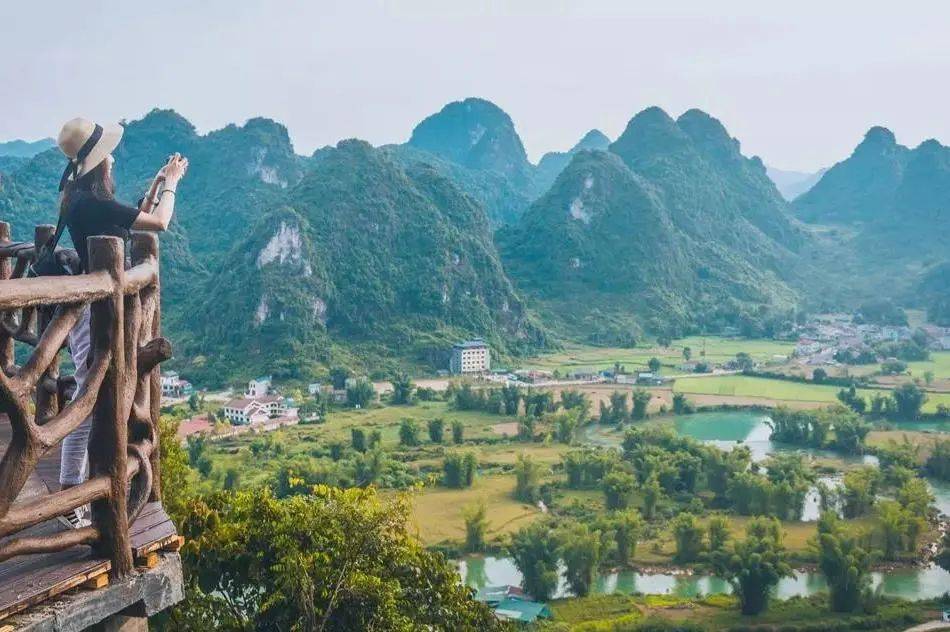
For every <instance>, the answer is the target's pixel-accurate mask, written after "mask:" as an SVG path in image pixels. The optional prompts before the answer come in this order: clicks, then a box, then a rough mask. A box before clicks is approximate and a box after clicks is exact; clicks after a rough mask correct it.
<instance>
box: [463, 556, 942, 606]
mask: <svg viewBox="0 0 950 632" xmlns="http://www.w3.org/2000/svg"><path fill="white" fill-rule="evenodd" d="M562 571H563V569H562ZM459 574H460V575H461V576H462V579H463V580H464V581H465V584H466V585H468V586H472V587H473V588H480V587H482V586H497V585H499V584H512V585H515V586H518V585H520V584H521V573H520V572H518V569H517V568H515V565H514V562H513V561H512V559H511V558H508V557H491V556H488V557H468V558H466V559H464V560H462V561H461V562H459ZM872 585H873V587H874V588H875V589H877V588H878V587H880V590H881V592H882V594H885V595H888V596H892V597H903V598H904V599H929V598H932V597H939V596H940V595H942V594H944V593H945V592H947V591H948V590H950V573H948V572H947V571H945V570H943V569H942V568H940V567H939V566H936V565H932V566H929V567H927V568H901V569H896V570H890V571H887V572H886V573H879V572H875V573H872ZM826 588H827V584H826V583H825V578H824V576H823V575H822V574H821V573H817V572H801V571H796V573H795V575H794V577H786V578H783V579H782V580H780V581H779V584H778V586H776V588H775V595H776V596H777V597H779V598H781V599H788V598H789V597H794V596H796V595H800V596H806V595H812V594H815V593H819V592H822V591H824V590H825V589H826ZM592 592H594V593H595V594H612V593H623V594H630V593H635V592H640V593H643V594H661V595H667V594H668V595H676V596H679V597H697V596H699V595H711V594H718V593H730V592H732V589H731V587H730V586H729V584H728V583H727V582H726V581H724V580H722V579H720V578H718V577H714V576H712V575H673V574H670V573H638V572H635V571H629V570H625V571H620V572H610V573H604V574H602V575H601V576H600V577H598V579H597V581H595V582H594V588H593V591H592ZM554 596H555V597H569V596H571V591H570V589H569V588H568V586H567V581H566V580H565V579H564V576H563V572H562V575H561V580H560V582H559V584H558V589H557V592H556V593H555V595H554Z"/></svg>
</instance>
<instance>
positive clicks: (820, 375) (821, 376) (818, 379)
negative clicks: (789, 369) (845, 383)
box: [811, 367, 828, 384]
mask: <svg viewBox="0 0 950 632" xmlns="http://www.w3.org/2000/svg"><path fill="white" fill-rule="evenodd" d="M827 379H828V371H825V370H824V369H823V368H821V367H818V368H817V369H815V370H814V371H812V372H811V381H812V382H814V383H815V384H822V383H823V382H824V381H825V380H827Z"/></svg>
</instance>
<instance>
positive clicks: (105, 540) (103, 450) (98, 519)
mask: <svg viewBox="0 0 950 632" xmlns="http://www.w3.org/2000/svg"><path fill="white" fill-rule="evenodd" d="M86 243H87V244H88V249H89V270H90V271H91V272H96V271H100V270H105V271H107V272H108V273H109V276H110V277H111V278H112V283H113V290H112V296H110V297H108V298H105V299H103V300H101V301H98V302H96V303H93V304H92V324H91V335H92V353H95V350H96V349H102V348H104V347H111V349H112V359H111V362H110V363H109V368H108V370H107V371H106V376H105V379H104V380H103V382H102V386H101V387H100V389H99V397H98V398H97V400H96V405H95V409H94V410H93V422H92V434H91V435H90V437H89V464H90V478H92V477H96V476H107V477H108V478H109V479H110V498H108V499H102V500H97V501H95V502H93V503H92V520H93V525H94V526H96V527H97V528H98V529H99V533H100V534H101V537H102V539H101V542H100V543H99V547H100V550H101V553H102V554H103V555H106V556H108V557H109V559H110V560H111V562H112V571H111V573H112V576H113V577H114V578H116V579H118V578H121V577H124V576H125V575H127V574H128V573H129V572H130V571H131V570H132V543H131V539H130V537H129V520H128V514H127V504H128V500H127V495H128V487H129V485H128V481H127V480H126V465H127V461H128V455H127V453H126V450H127V449H128V410H124V408H125V401H127V397H126V389H128V388H129V385H130V382H131V380H129V376H128V373H127V372H128V371H129V370H134V368H130V367H126V366H125V364H126V363H125V349H124V345H125V328H124V314H123V307H124V295H123V289H122V284H123V281H124V278H125V266H124V248H123V244H122V240H121V239H119V238H118V237H104V236H99V237H89V238H88V239H87V240H86Z"/></svg>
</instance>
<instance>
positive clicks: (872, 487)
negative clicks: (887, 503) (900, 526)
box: [841, 466, 881, 518]
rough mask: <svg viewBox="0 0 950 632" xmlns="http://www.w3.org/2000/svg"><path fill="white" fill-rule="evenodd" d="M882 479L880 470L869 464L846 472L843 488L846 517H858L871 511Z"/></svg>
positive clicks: (843, 510) (842, 497) (842, 498)
mask: <svg viewBox="0 0 950 632" xmlns="http://www.w3.org/2000/svg"><path fill="white" fill-rule="evenodd" d="M880 481H881V475H880V472H879V471H878V470H876V469H874V468H872V467H868V466H865V467H860V468H857V469H854V470H851V471H849V472H846V473H845V475H844V482H843V485H842V489H841V500H842V502H843V507H842V512H843V513H844V517H845V518H858V517H860V516H864V515H866V514H868V513H870V511H871V508H872V507H873V506H874V500H875V498H876V497H877V491H878V486H879V484H880Z"/></svg>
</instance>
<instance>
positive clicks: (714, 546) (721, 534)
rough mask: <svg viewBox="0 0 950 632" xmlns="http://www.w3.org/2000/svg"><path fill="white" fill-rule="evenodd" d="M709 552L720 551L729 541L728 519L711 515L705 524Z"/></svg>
mask: <svg viewBox="0 0 950 632" xmlns="http://www.w3.org/2000/svg"><path fill="white" fill-rule="evenodd" d="M706 531H707V533H708V535H709V550H710V552H716V551H722V550H724V549H725V548H726V544H728V543H729V521H728V520H726V519H725V518H723V517H722V516H713V517H712V518H710V519H709V523H708V524H707V525H706Z"/></svg>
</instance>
